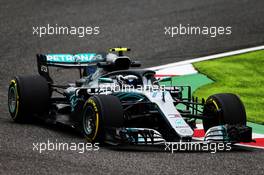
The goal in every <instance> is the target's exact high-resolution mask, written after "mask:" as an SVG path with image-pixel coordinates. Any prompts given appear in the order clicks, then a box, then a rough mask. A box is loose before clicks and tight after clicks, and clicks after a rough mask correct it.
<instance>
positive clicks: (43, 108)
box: [8, 75, 50, 122]
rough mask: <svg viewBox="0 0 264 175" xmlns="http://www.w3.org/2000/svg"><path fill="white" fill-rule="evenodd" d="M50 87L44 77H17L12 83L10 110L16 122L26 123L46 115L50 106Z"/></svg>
mask: <svg viewBox="0 0 264 175" xmlns="http://www.w3.org/2000/svg"><path fill="white" fill-rule="evenodd" d="M49 94H50V92H49V85H48V83H47V81H46V79H45V78H43V77H42V76H37V75H35V76H17V77H15V78H14V79H12V80H11V81H10V85H9V90H8V109H9V113H10V115H11V118H12V119H13V120H14V121H15V122H26V121H28V119H30V117H31V116H33V115H34V114H38V115H39V114H44V113H47V111H48V106H49Z"/></svg>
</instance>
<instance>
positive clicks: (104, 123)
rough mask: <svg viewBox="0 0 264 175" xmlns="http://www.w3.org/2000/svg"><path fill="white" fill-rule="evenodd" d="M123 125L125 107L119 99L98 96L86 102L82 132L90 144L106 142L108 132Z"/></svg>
mask: <svg viewBox="0 0 264 175" xmlns="http://www.w3.org/2000/svg"><path fill="white" fill-rule="evenodd" d="M123 124H124V117H123V107H122V105H121V102H120V100H119V99H118V98H117V97H115V96H112V95H96V96H92V97H90V98H89V99H88V100H87V101H86V102H85V104H84V106H83V112H82V120H81V130H82V133H83V135H84V136H85V138H86V139H87V140H88V141H89V142H100V143H102V142H104V141H105V139H106V134H107V133H108V132H111V131H113V129H115V128H118V127H122V126H123Z"/></svg>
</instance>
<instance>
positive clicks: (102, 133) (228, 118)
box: [8, 47, 252, 145]
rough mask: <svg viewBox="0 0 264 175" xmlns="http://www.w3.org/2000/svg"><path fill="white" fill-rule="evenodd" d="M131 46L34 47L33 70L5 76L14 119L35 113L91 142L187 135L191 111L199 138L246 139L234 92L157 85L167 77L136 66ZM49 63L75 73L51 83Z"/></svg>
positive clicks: (190, 130) (155, 141)
mask: <svg viewBox="0 0 264 175" xmlns="http://www.w3.org/2000/svg"><path fill="white" fill-rule="evenodd" d="M129 50H130V49H128V48H121V47H120V48H112V49H110V52H109V53H102V54H101V53H97V54H95V53H83V54H76V55H71V54H47V55H43V54H38V55H37V64H38V72H39V75H34V76H16V77H15V78H14V79H13V80H11V82H10V86H9V91H8V108H9V112H10V114H11V117H12V119H13V120H14V121H15V122H27V121H28V120H30V119H32V117H38V118H41V119H44V120H45V121H47V122H53V123H63V124H66V125H69V126H71V127H73V128H76V129H77V130H79V131H81V132H82V133H83V135H84V136H85V138H86V139H87V140H88V141H89V142H101V143H113V144H135V145H140V144H161V143H164V142H170V141H192V137H193V134H194V129H195V127H196V119H200V120H202V122H203V126H204V129H205V131H206V135H205V141H210V142H232V143H236V142H251V141H252V130H251V128H250V127H248V126H246V112H245V108H244V105H243V103H242V102H241V100H240V99H239V97H238V96H237V95H234V94H230V93H222V94H215V95H212V96H210V97H209V98H208V99H207V100H204V99H202V100H199V101H198V100H197V98H193V97H192V95H191V87H190V86H163V85H162V82H164V81H170V78H163V79H157V78H155V72H154V71H152V70H147V69H135V67H140V66H141V65H140V63H139V62H137V61H132V60H131V59H130V58H129V57H127V56H124V52H126V51H129ZM111 52H117V53H116V54H114V53H111ZM51 67H60V68H63V69H72V68H74V69H77V70H79V74H80V79H78V80H76V81H75V82H73V83H69V84H56V83H54V81H53V79H52V78H51V76H50V71H49V69H50V68H51ZM185 91H186V92H187V93H184V92H185ZM185 94H187V95H185Z"/></svg>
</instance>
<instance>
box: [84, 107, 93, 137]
mask: <svg viewBox="0 0 264 175" xmlns="http://www.w3.org/2000/svg"><path fill="white" fill-rule="evenodd" d="M84 115H85V116H84V121H83V125H84V131H85V134H86V135H93V133H94V132H95V129H96V113H95V111H94V109H93V108H92V107H91V106H88V107H87V108H86V110H85V113H84Z"/></svg>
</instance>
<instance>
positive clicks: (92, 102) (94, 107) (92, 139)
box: [83, 98, 99, 141]
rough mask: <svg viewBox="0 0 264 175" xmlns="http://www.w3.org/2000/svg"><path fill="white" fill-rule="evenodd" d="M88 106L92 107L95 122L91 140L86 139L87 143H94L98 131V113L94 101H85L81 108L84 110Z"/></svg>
mask: <svg viewBox="0 0 264 175" xmlns="http://www.w3.org/2000/svg"><path fill="white" fill-rule="evenodd" d="M88 104H90V105H92V107H93V109H94V111H95V116H96V121H95V132H94V135H93V137H92V138H90V137H87V139H88V141H94V140H95V138H96V136H97V133H98V129H99V111H98V107H97V105H96V103H95V101H94V100H93V99H91V98H89V99H88V100H87V101H86V103H85V104H84V107H83V108H84V109H85V107H86V106H87V105H88Z"/></svg>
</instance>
